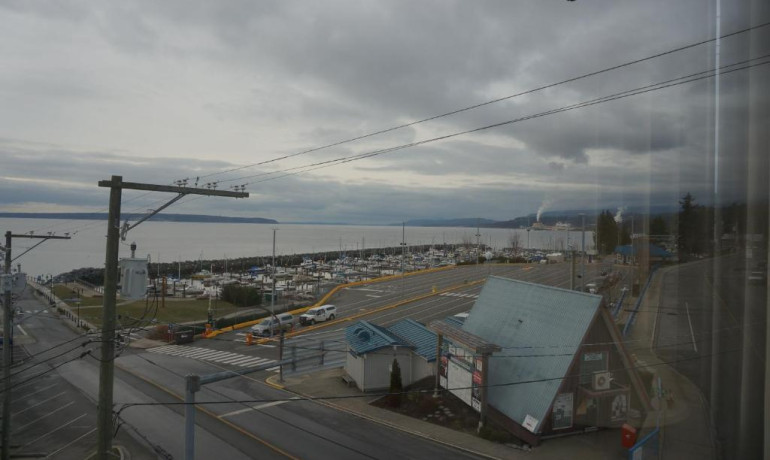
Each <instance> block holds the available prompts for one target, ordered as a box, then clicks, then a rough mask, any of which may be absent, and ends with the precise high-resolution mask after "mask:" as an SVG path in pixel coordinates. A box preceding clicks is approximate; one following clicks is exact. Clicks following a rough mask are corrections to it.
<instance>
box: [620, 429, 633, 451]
mask: <svg viewBox="0 0 770 460" xmlns="http://www.w3.org/2000/svg"><path fill="white" fill-rule="evenodd" d="M620 433H621V444H623V447H625V448H626V449H630V448H632V447H634V444H636V428H634V427H632V426H631V425H629V424H628V423H624V424H623V426H622V427H621V428H620Z"/></svg>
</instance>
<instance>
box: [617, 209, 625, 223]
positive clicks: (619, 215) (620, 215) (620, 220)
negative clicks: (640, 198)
mask: <svg viewBox="0 0 770 460" xmlns="http://www.w3.org/2000/svg"><path fill="white" fill-rule="evenodd" d="M624 212H626V207H625V206H621V207H619V208H618V212H617V213H615V223H616V224H620V223H623V213H624Z"/></svg>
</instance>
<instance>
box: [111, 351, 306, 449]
mask: <svg viewBox="0 0 770 460" xmlns="http://www.w3.org/2000/svg"><path fill="white" fill-rule="evenodd" d="M115 367H117V368H119V369H121V370H122V371H124V372H126V373H128V374H131V375H133V376H134V377H136V378H138V379H140V380H142V381H144V382H145V383H148V384H150V385H152V386H154V387H155V388H157V389H159V390H161V391H163V392H165V393H167V394H168V395H170V396H172V397H173V398H175V399H178V400H179V401H181V402H184V398H183V397H182V396H179V395H178V394H176V393H175V392H174V391H172V390H170V389H168V388H166V387H164V386H163V385H161V384H159V383H157V382H154V381H152V380H150V379H148V378H146V377H144V376H143V375H140V374H137V373H136V372H134V371H132V370H130V369H128V368H126V367H124V366H121V365H120V364H119V363H117V362H115ZM234 404H236V403H234ZM195 409H196V410H198V411H200V412H202V413H204V414H206V415H208V416H209V417H213V418H215V419H217V420H219V421H220V422H222V423H224V424H225V425H227V426H228V427H230V428H232V429H234V430H235V431H238V432H239V433H241V434H243V435H245V436H248V437H249V438H251V439H253V440H255V441H258V442H260V443H262V444H263V445H264V446H265V447H268V448H270V449H272V450H274V451H275V452H278V453H279V454H281V455H283V456H285V457H286V458H290V459H292V460H300V459H299V458H298V457H295V456H293V455H291V454H290V453H288V452H286V451H285V450H283V449H281V448H280V447H278V446H276V445H273V444H271V443H269V442H268V441H265V440H264V439H262V438H260V437H259V436H256V435H255V434H253V433H251V432H249V431H246V430H245V429H243V428H241V427H240V426H238V425H236V424H234V423H232V422H230V421H229V420H225V419H224V418H222V417H220V416H219V415H217V414H215V413H214V412H211V411H210V410H208V409H206V408H204V407H200V406H198V405H196V406H195Z"/></svg>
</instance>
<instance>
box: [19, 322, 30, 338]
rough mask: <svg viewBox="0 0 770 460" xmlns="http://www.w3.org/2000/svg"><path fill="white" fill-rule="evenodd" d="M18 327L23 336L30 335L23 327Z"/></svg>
mask: <svg viewBox="0 0 770 460" xmlns="http://www.w3.org/2000/svg"><path fill="white" fill-rule="evenodd" d="M16 327H18V328H19V330H20V331H21V333H22V334H24V335H29V334H27V331H25V330H24V329H22V327H21V324H17V325H16Z"/></svg>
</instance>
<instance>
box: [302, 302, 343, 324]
mask: <svg viewBox="0 0 770 460" xmlns="http://www.w3.org/2000/svg"><path fill="white" fill-rule="evenodd" d="M336 316H337V307H335V306H334V305H321V306H320V307H313V308H311V309H309V310H308V311H306V312H305V313H303V314H302V315H300V317H299V323H300V324H302V325H308V324H315V323H321V322H324V321H330V320H333V319H334V318H335V317H336Z"/></svg>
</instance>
